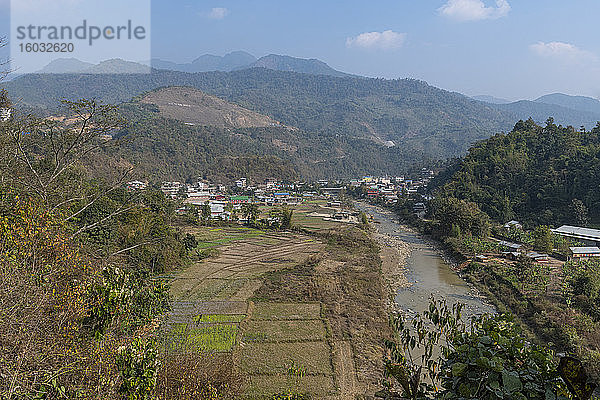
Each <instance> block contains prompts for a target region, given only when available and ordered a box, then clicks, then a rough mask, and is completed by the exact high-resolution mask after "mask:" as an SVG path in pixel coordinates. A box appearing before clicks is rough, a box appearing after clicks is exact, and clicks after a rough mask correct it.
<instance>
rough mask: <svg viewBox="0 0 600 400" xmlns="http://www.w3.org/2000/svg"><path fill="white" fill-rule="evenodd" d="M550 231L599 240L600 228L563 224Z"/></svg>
mask: <svg viewBox="0 0 600 400" xmlns="http://www.w3.org/2000/svg"><path fill="white" fill-rule="evenodd" d="M552 232H554V233H556V234H559V235H565V236H573V237H577V238H581V239H588V240H595V241H600V230H598V229H590V228H581V227H579V226H569V225H563V226H561V227H560V228H558V229H553V230H552Z"/></svg>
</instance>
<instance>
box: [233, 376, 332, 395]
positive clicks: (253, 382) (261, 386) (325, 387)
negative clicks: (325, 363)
mask: <svg viewBox="0 0 600 400" xmlns="http://www.w3.org/2000/svg"><path fill="white" fill-rule="evenodd" d="M245 392H246V393H247V394H248V395H250V396H249V397H250V398H257V397H258V398H261V397H263V396H264V397H266V398H268V397H269V396H272V395H273V394H278V393H301V394H310V395H312V396H314V397H316V398H321V397H322V396H327V395H333V394H335V386H334V383H333V378H332V377H331V376H315V375H305V376H303V377H302V378H298V377H291V376H282V375H274V376H269V375H255V376H251V377H250V379H249V381H248V383H247V386H246V390H245ZM264 397H263V398H264Z"/></svg>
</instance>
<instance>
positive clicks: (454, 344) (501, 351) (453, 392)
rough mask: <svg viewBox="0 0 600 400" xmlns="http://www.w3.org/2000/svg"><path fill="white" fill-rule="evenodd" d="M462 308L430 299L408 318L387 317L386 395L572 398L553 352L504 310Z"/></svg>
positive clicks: (497, 399) (383, 394)
mask: <svg viewBox="0 0 600 400" xmlns="http://www.w3.org/2000/svg"><path fill="white" fill-rule="evenodd" d="M461 311H462V306H460V305H457V304H455V305H454V306H452V307H448V306H447V305H446V303H445V302H444V301H435V300H433V299H432V301H431V302H430V305H429V308H428V310H426V311H425V312H424V313H423V315H416V316H412V317H411V318H410V320H409V322H405V320H404V319H403V318H402V317H400V316H396V317H395V318H393V319H392V327H393V329H394V332H395V340H394V341H388V342H386V348H387V349H388V351H387V355H386V357H385V359H384V362H385V380H384V389H383V390H382V391H380V392H378V393H377V395H378V397H383V398H388V399H401V398H406V399H411V400H417V399H434V398H435V399H444V400H446V399H448V400H449V399H456V400H467V399H469V400H500V399H522V400H525V399H536V400H547V399H553V400H567V399H572V398H573V397H572V395H571V394H570V393H569V391H568V389H567V387H566V385H565V383H564V381H563V380H562V379H561V378H560V376H559V373H558V370H557V367H558V365H557V363H556V362H555V357H554V353H553V352H552V351H551V350H548V349H546V348H544V347H541V346H538V345H535V344H532V343H530V342H528V341H527V340H526V339H525V338H524V335H523V332H522V331H521V329H520V328H519V326H518V325H517V324H516V323H515V321H514V320H513V318H512V317H511V316H509V315H506V314H499V315H487V314H485V315H482V316H478V317H473V318H472V321H471V324H470V325H469V326H468V327H467V326H466V325H465V324H464V322H463V319H462V315H461Z"/></svg>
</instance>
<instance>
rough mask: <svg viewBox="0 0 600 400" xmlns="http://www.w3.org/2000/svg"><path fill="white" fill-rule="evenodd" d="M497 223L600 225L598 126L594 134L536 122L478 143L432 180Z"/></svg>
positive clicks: (440, 190)
mask: <svg viewBox="0 0 600 400" xmlns="http://www.w3.org/2000/svg"><path fill="white" fill-rule="evenodd" d="M434 184H435V185H437V186H438V196H442V197H443V196H446V197H456V198H459V199H464V200H470V201H473V202H475V203H477V204H478V205H479V207H480V208H481V209H482V210H483V211H485V212H486V213H487V214H488V215H489V216H490V217H492V218H493V219H495V220H497V221H498V222H506V221H508V220H510V219H512V218H517V219H522V220H524V221H525V222H531V223H536V224H546V225H551V226H557V225H561V224H579V225H588V224H590V223H591V224H596V225H597V224H600V210H599V209H598V204H600V191H599V190H598V188H600V124H598V126H596V127H595V128H594V129H592V130H591V132H590V131H586V132H584V131H577V130H575V129H573V128H571V127H563V126H559V125H556V124H555V123H554V121H553V120H552V119H550V120H548V121H547V123H546V124H545V125H544V126H540V125H537V124H535V123H534V122H533V121H532V120H528V121H525V122H524V121H519V122H518V123H517V124H516V125H515V127H514V129H513V130H512V132H510V133H509V134H506V135H505V134H499V135H495V136H494V137H492V138H490V139H488V140H484V141H482V142H480V143H477V144H476V145H475V146H473V147H472V148H471V149H470V150H469V153H468V154H467V156H466V157H465V158H464V159H463V160H460V161H459V162H458V163H457V164H455V165H454V167H451V168H450V169H449V170H447V171H446V172H445V173H443V174H441V175H440V177H439V178H438V179H437V180H436V181H434Z"/></svg>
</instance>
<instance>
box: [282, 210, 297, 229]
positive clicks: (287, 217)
mask: <svg viewBox="0 0 600 400" xmlns="http://www.w3.org/2000/svg"><path fill="white" fill-rule="evenodd" d="M293 215H294V210H292V209H291V208H289V207H287V206H284V207H282V208H281V229H290V228H291V227H292V217H293Z"/></svg>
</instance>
